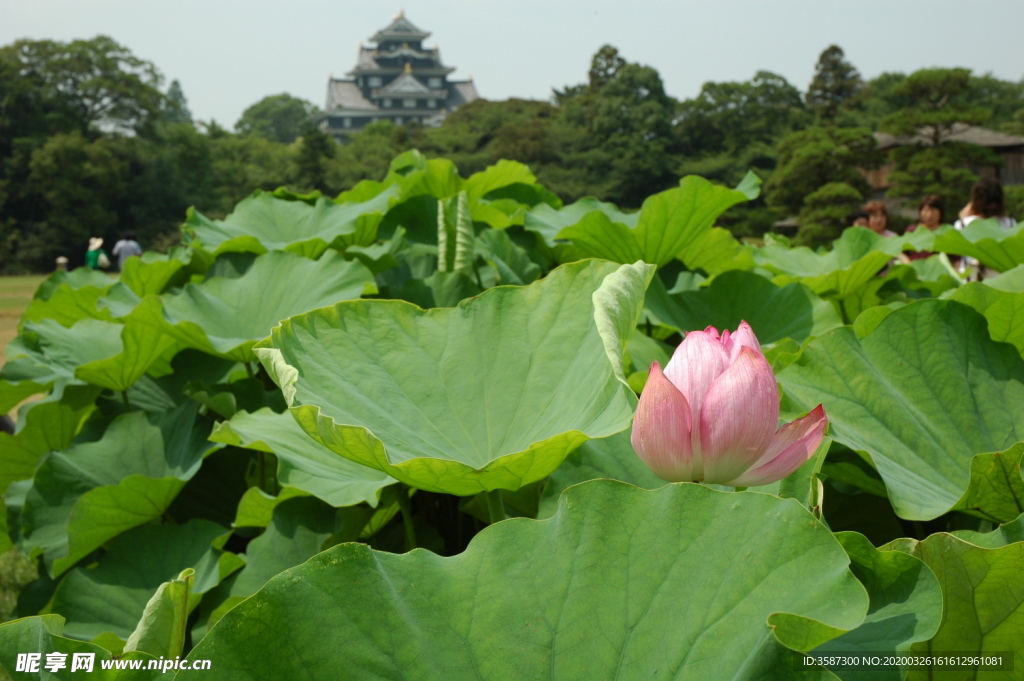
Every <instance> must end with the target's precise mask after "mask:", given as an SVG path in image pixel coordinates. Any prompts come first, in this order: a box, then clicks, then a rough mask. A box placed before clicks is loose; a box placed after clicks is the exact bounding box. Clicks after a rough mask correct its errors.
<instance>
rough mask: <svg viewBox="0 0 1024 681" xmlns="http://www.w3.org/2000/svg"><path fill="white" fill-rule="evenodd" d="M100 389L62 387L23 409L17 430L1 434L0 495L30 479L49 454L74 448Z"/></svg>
mask: <svg viewBox="0 0 1024 681" xmlns="http://www.w3.org/2000/svg"><path fill="white" fill-rule="evenodd" d="M99 392H100V390H99V388H96V387H93V386H71V385H69V386H64V387H58V388H57V389H56V390H54V392H53V394H51V395H49V396H48V397H46V398H45V399H43V400H40V401H38V402H34V403H32V404H30V405H27V406H25V407H22V410H21V411H22V413H21V414H19V418H18V421H19V423H18V428H17V431H16V432H15V433H14V434H13V435H11V434H8V433H0V494H3V493H4V492H6V491H7V488H8V486H10V484H11V483H12V482H15V481H16V480H28V479H30V478H31V477H32V476H33V475H34V474H35V470H36V465H37V464H38V463H39V460H40V459H41V458H42V457H43V455H44V454H46V453H47V452H49V451H54V450H61V449H65V448H66V447H68V446H70V445H71V441H72V439H73V438H74V437H75V435H77V434H78V431H79V430H80V429H81V427H82V424H83V423H85V421H86V419H88V418H89V416H91V415H92V413H93V412H94V411H95V409H96V406H95V403H96V397H97V396H98V394H99Z"/></svg>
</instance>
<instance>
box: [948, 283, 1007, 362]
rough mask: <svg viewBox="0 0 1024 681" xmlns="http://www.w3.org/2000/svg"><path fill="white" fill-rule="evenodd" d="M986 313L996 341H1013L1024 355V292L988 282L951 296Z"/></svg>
mask: <svg viewBox="0 0 1024 681" xmlns="http://www.w3.org/2000/svg"><path fill="white" fill-rule="evenodd" d="M949 299H950V300H955V301H957V302H959V303H963V304H964V305H970V306H971V307H973V308H974V309H975V310H977V311H978V312H980V313H981V314H983V315H985V319H987V320H988V332H989V335H990V336H991V337H992V340H994V341H1001V342H1004V343H1010V344H1012V345H1013V346H1014V347H1015V348H1017V351H1018V352H1020V353H1021V354H1022V355H1024V293H1008V292H1006V291H1000V290H999V289H996V288H993V287H991V286H989V285H987V284H982V283H972V284H967V285H966V286H961V287H960V288H958V289H957V290H955V291H953V293H952V295H950V296H949Z"/></svg>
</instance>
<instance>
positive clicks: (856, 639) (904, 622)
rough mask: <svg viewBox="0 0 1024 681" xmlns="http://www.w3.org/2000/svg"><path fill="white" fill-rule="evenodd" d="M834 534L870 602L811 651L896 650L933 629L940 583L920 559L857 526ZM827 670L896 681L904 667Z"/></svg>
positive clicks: (847, 679)
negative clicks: (852, 624)
mask: <svg viewBox="0 0 1024 681" xmlns="http://www.w3.org/2000/svg"><path fill="white" fill-rule="evenodd" d="M836 539H838V540H839V543H840V544H842V545H843V548H844V549H845V550H846V553H847V555H849V556H850V569H851V570H852V571H853V574H855V575H856V576H857V579H859V580H860V583H861V584H863V585H864V587H865V588H866V589H867V590H868V594H869V596H870V597H871V607H870V608H869V609H868V616H867V618H866V619H865V620H864V623H863V624H861V625H860V626H859V627H857V628H856V629H854V630H853V631H850V632H847V633H845V634H843V635H842V636H840V637H838V638H834V639H832V640H831V641H829V642H828V643H825V644H824V645H822V646H819V647H818V648H816V649H815V650H814V652H815V653H820V654H835V655H859V654H868V655H872V656H874V655H879V654H883V653H884V654H891V655H896V654H901V653H908V652H910V649H911V647H912V645H913V644H915V643H922V642H924V641H927V640H929V639H930V638H931V637H932V636H934V635H935V632H937V631H938V629H939V623H940V621H941V619H942V588H941V587H940V586H939V581H938V580H937V579H936V578H935V574H934V573H933V572H932V571H931V570H929V569H928V568H927V567H926V566H925V564H924V563H922V562H921V561H920V560H918V559H917V558H914V557H913V556H910V555H907V554H906V553H901V552H899V551H879V550H877V549H876V548H875V547H873V546H872V545H871V542H870V541H868V539H867V537H865V536H864V535H862V534H857V533H856V532H840V533H837V534H836ZM832 671H833V672H835V674H836V675H837V676H839V677H840V678H842V679H843V681H857V680H859V679H864V680H865V681H875V679H893V680H894V681H901V680H902V679H903V678H904V675H905V673H906V669H900V668H899V667H898V666H892V667H885V668H866V667H860V668H855V669H842V668H836V669H833V670H832Z"/></svg>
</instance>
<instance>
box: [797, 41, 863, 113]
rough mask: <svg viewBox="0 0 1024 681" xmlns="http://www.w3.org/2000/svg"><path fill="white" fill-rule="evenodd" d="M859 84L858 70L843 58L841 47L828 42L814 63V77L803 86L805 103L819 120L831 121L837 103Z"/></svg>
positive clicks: (856, 90)
mask: <svg viewBox="0 0 1024 681" xmlns="http://www.w3.org/2000/svg"><path fill="white" fill-rule="evenodd" d="M862 85H863V82H862V81H861V77H860V73H858V72H857V69H855V68H854V67H853V65H852V64H850V62H848V61H846V56H845V54H844V53H843V49H842V48H841V47H839V46H838V45H829V46H828V48H826V49H825V51H824V52H822V53H821V56H819V57H818V63H817V65H816V66H815V67H814V78H812V79H811V84H810V86H809V87H808V88H807V96H806V100H807V106H808V107H810V108H811V109H812V110H813V111H815V112H816V113H817V114H818V119H819V120H820V121H822V122H833V121H835V119H836V115H837V114H838V113H839V107H841V106H843V105H844V104H845V103H847V102H849V101H850V100H851V99H852V98H853V97H854V96H856V94H857V93H858V92H859V91H860V89H861V86H862Z"/></svg>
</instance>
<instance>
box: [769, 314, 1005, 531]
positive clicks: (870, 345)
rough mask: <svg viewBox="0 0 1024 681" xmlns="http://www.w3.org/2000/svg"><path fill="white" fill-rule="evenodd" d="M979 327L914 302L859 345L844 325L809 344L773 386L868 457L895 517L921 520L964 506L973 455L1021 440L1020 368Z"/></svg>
mask: <svg viewBox="0 0 1024 681" xmlns="http://www.w3.org/2000/svg"><path fill="white" fill-rule="evenodd" d="M986 327H987V325H986V323H985V319H984V317H982V316H981V315H979V314H978V313H977V312H975V311H974V310H972V309H970V308H969V307H967V306H965V305H961V304H959V303H954V302H948V301H936V300H926V301H919V302H916V303H912V304H910V305H907V306H905V307H902V308H900V309H898V310H896V311H895V312H893V313H892V314H890V315H889V316H887V317H886V318H885V319H883V320H882V321H881V323H880V324H878V326H877V327H876V328H875V329H874V330H873V331H871V332H870V333H869V334H868V335H866V336H865V337H864V338H862V339H858V338H857V336H856V334H855V333H854V330H853V329H852V328H851V327H843V328H841V329H836V330H834V331H831V332H829V333H828V334H826V335H824V336H821V337H819V338H816V339H815V340H813V341H811V343H810V344H809V345H808V346H807V347H806V348H805V349H804V351H803V353H802V354H801V355H800V357H799V358H797V359H796V361H795V362H794V363H793V364H791V365H790V366H788V367H787V368H786V369H784V370H783V371H781V372H780V373H779V375H778V379H779V382H780V384H781V385H782V388H783V390H784V391H785V394H786V396H787V398H788V399H790V400H793V401H795V402H796V404H798V405H800V406H801V408H804V409H807V408H810V407H808V406H807V405H810V406H811V407H813V406H814V405H817V404H818V403H822V404H824V405H825V411H826V412H827V413H828V416H829V421H830V423H831V427H832V433H833V437H834V438H835V439H836V440H838V441H839V442H842V443H843V444H846V445H847V446H849V447H851V448H853V449H856V450H861V451H864V452H866V453H867V454H868V455H869V456H870V458H871V461H872V462H873V463H874V465H875V467H876V468H877V469H878V472H879V473H880V474H881V476H882V478H883V480H885V484H886V487H887V488H888V493H889V499H890V501H891V502H892V504H893V508H894V509H895V510H896V513H897V514H898V515H899V516H900V517H903V518H906V519H909V520H927V519H931V518H935V517H937V516H939V515H942V514H943V513H945V512H946V511H949V510H950V509H952V508H954V507H959V505H960V503H961V500H962V499H963V500H964V501H966V499H965V495H966V494H967V491H968V488H969V486H970V484H971V470H972V459H973V458H974V457H975V455H977V454H984V453H992V452H1002V451H1004V450H1006V449H1008V448H1010V447H1012V446H1013V445H1014V444H1015V443H1017V442H1019V441H1021V440H1024V412H1022V411H1021V410H1020V409H1019V408H1018V407H1017V405H1019V404H1021V403H1022V401H1024V361H1022V360H1021V357H1020V355H1019V354H1018V353H1017V351H1016V350H1015V349H1014V348H1013V347H1012V346H1010V345H1006V344H1003V343H996V342H994V341H992V340H991V339H990V338H989V335H988V329H987V328H986ZM989 481H990V483H993V484H994V483H995V482H996V479H995V476H993V477H991V478H989ZM1006 484H1009V481H1006ZM1004 491H1008V490H1004ZM975 501H978V502H979V505H978V506H973V507H971V508H973V509H975V510H976V511H977V512H980V513H983V514H987V515H990V516H992V517H995V518H996V519H1001V520H1010V519H1012V517H1013V516H1011V517H1010V518H1001V517H1000V516H999V515H997V514H1001V513H1003V512H1005V511H1004V510H1001V509H1005V507H1006V506H1005V503H1004V502H1003V500H1002V499H1000V498H997V497H993V502H992V504H991V506H990V505H989V502H988V501H986V500H985V498H984V495H983V498H982V499H975ZM1014 515H1016V514H1014Z"/></svg>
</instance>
